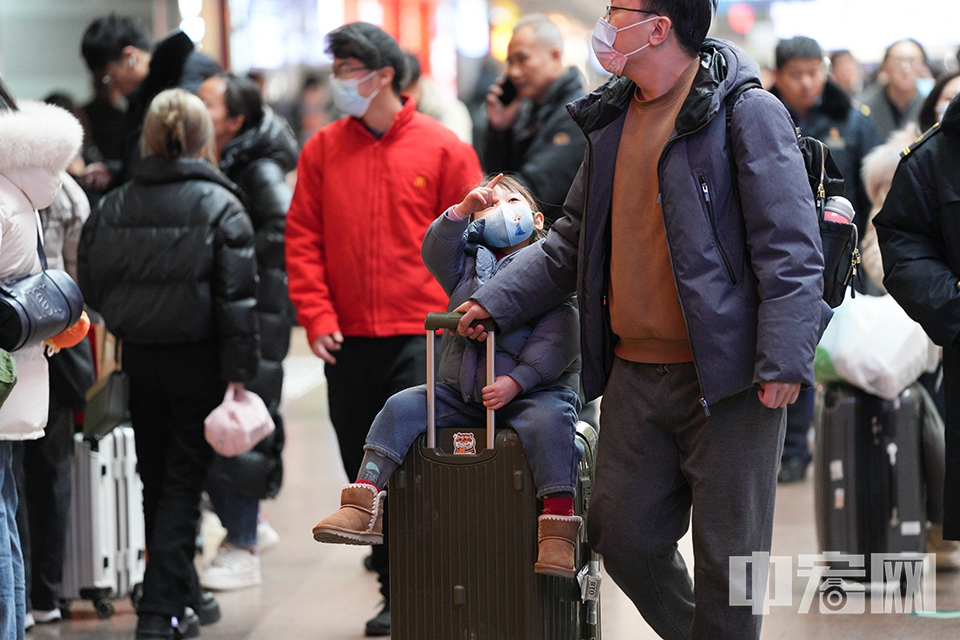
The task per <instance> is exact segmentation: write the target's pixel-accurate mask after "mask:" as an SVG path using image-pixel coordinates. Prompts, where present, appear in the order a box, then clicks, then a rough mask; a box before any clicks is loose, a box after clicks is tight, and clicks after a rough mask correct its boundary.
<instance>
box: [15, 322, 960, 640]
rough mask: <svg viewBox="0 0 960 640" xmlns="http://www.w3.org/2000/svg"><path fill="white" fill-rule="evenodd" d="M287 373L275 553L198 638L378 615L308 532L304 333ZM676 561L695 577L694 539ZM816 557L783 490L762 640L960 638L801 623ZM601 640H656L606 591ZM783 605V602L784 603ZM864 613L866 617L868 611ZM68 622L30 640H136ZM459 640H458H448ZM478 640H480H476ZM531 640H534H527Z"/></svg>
mask: <svg viewBox="0 0 960 640" xmlns="http://www.w3.org/2000/svg"><path fill="white" fill-rule="evenodd" d="M293 345H294V348H293V356H292V357H291V359H290V360H289V361H288V363H287V371H288V383H287V389H286V391H287V393H288V394H289V396H290V397H288V398H287V399H286V400H285V406H284V414H285V417H286V428H287V445H286V451H285V454H284V456H285V468H286V474H285V482H284V488H283V491H282V492H281V494H280V496H279V498H278V499H277V500H276V501H272V502H268V503H266V505H265V507H264V511H265V512H266V514H267V515H268V517H269V520H270V522H271V524H272V525H273V527H274V528H275V529H276V530H277V531H278V532H279V534H280V536H281V544H280V545H279V546H278V547H277V548H276V549H274V550H271V551H270V552H268V553H266V554H264V556H263V585H262V586H261V587H259V588H254V589H247V590H243V591H237V592H232V593H222V594H218V599H219V601H220V604H221V608H222V610H223V620H222V621H221V622H220V623H218V624H216V625H213V626H209V627H204V628H203V634H202V637H204V638H210V639H224V640H226V639H230V640H267V639H269V640H274V639H283V640H347V639H354V638H362V637H363V626H364V621H365V620H367V619H368V618H370V617H372V616H373V615H375V614H376V613H377V611H378V604H379V602H378V596H377V593H378V592H377V582H376V579H375V577H374V576H373V575H372V574H370V573H367V572H366V571H365V570H364V569H363V567H362V561H363V557H364V555H365V554H366V553H367V551H366V550H365V549H364V548H361V547H348V546H331V545H320V544H317V543H315V542H314V541H313V538H312V536H311V535H310V528H311V527H312V526H313V524H314V523H315V522H316V521H317V520H318V519H319V518H320V517H322V516H324V515H327V514H328V513H330V512H331V511H332V510H333V509H335V508H336V507H337V503H338V497H339V488H340V486H341V484H342V483H343V482H345V481H346V478H345V475H344V473H343V470H342V469H341V464H340V458H339V454H338V451H337V444H336V439H335V438H334V435H333V430H332V427H331V426H330V422H329V418H328V416H327V412H326V398H325V388H324V386H323V377H322V369H321V368H320V367H319V366H318V364H317V362H318V361H316V360H314V359H312V357H311V356H309V352H308V351H307V350H306V345H305V340H304V337H303V334H302V333H301V332H295V335H294V341H293ZM681 550H682V551H683V553H684V555H685V557H686V558H687V562H688V565H690V566H692V564H693V563H692V549H691V545H690V539H689V537H687V538H685V539H684V540H682V541H681ZM816 552H817V546H816V537H815V532H814V518H813V483H812V481H811V480H809V479H808V480H807V481H806V482H803V483H799V484H795V485H789V486H784V487H782V488H781V490H780V492H779V495H778V500H777V513H776V520H775V524H774V548H773V555H775V556H777V555H780V556H791V557H792V559H793V560H792V562H793V565H794V571H793V575H794V577H793V580H792V601H793V602H792V605H790V606H774V607H771V610H770V614H769V615H768V616H767V618H766V620H765V621H764V626H763V634H762V638H763V639H764V640H774V639H789V640H794V639H798V638H830V639H834V638H841V639H843V640H856V639H860V638H863V639H869V640H880V639H886V638H909V639H920V638H930V639H934V638H936V639H941V638H956V637H960V619H927V618H920V617H916V616H912V615H907V614H893V613H891V614H871V613H865V614H860V615H832V614H831V615H827V614H821V613H820V612H819V601H814V603H813V606H812V607H811V608H810V612H809V613H806V614H800V613H799V608H800V601H801V598H802V596H803V593H804V589H805V585H806V579H805V578H801V577H798V576H797V575H796V564H797V555H798V554H814V553H816ZM602 594H603V595H602V603H603V604H602V620H603V629H602V632H603V637H604V638H605V640H646V639H648V638H656V637H657V636H656V635H655V634H654V633H653V632H652V631H651V630H650V629H649V627H647V626H646V624H645V623H644V621H643V619H642V618H641V617H640V615H639V614H638V613H637V611H636V609H635V608H634V607H633V605H632V603H631V602H630V601H629V600H627V598H626V597H625V596H624V595H623V594H622V592H620V591H619V590H618V589H617V587H616V585H615V584H614V583H613V582H612V581H611V580H609V579H607V580H605V581H604V583H603V589H602ZM784 599H785V598H784ZM866 607H867V610H868V611H869V608H870V605H869V604H867V605H866ZM937 608H938V609H940V610H948V611H952V610H957V609H960V574H958V573H944V572H941V573H940V574H939V575H938V576H937ZM72 611H73V617H72V619H71V620H69V621H64V622H61V623H56V624H52V625H42V626H38V627H36V628H35V629H34V630H33V631H31V632H30V633H29V634H28V637H32V638H35V639H37V640H40V639H43V640H46V639H53V638H63V639H70V640H73V639H81V638H83V639H88V638H89V639H92V638H98V639H103V640H112V639H115V638H132V637H133V629H134V626H135V624H136V616H135V615H134V613H133V611H132V609H131V607H130V603H129V600H123V601H120V602H119V603H118V606H117V613H116V615H114V616H113V618H111V619H109V620H98V619H97V617H96V615H95V614H94V612H93V609H92V607H91V606H90V605H89V604H88V603H82V602H81V603H74V604H73V607H72ZM450 640H454V639H452V638H451V639H450ZM478 640H485V639H482V638H481V639H478ZM525 640H536V639H525Z"/></svg>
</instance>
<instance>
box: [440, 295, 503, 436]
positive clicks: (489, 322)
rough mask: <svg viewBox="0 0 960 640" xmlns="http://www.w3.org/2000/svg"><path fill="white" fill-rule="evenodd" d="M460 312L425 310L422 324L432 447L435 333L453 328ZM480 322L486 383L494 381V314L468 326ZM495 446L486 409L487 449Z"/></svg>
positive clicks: (489, 416) (460, 316) (477, 324)
mask: <svg viewBox="0 0 960 640" xmlns="http://www.w3.org/2000/svg"><path fill="white" fill-rule="evenodd" d="M462 317H463V314H462V313H455V312H452V311H450V312H446V313H428V314H427V319H426V320H425V321H424V323H423V326H424V328H425V329H426V332H427V448H428V449H435V448H436V447H437V386H436V385H437V377H436V371H435V370H434V358H435V345H434V339H435V333H436V331H437V329H456V328H457V325H458V324H459V323H460V318H462ZM480 325H482V326H483V328H484V329H486V331H487V341H486V342H487V384H493V381H494V379H495V378H496V374H495V372H494V357H495V355H496V337H495V336H494V334H495V333H496V332H497V330H498V328H497V323H496V322H494V321H493V318H483V319H482V320H477V321H476V322H474V323H473V324H471V325H470V326H472V327H476V326H480ZM493 447H494V427H493V410H492V409H487V449H491V450H492V449H493Z"/></svg>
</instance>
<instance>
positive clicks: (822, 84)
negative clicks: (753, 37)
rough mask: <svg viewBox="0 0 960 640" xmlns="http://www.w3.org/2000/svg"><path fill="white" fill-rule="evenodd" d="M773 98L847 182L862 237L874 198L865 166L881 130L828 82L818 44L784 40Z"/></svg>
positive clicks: (801, 39) (802, 39)
mask: <svg viewBox="0 0 960 640" xmlns="http://www.w3.org/2000/svg"><path fill="white" fill-rule="evenodd" d="M776 65H777V68H776V70H775V71H774V79H775V83H774V86H773V87H772V88H771V89H770V92H771V93H773V95H775V96H777V97H778V98H780V101H781V102H783V104H784V105H785V106H786V107H787V111H789V112H790V116H791V117H792V118H793V122H794V124H796V125H797V126H798V127H799V128H800V129H801V131H802V132H803V134H804V135H806V136H812V137H814V138H818V139H819V140H821V141H823V143H824V144H825V145H827V146H828V147H829V148H830V155H832V156H833V159H834V161H835V162H836V163H837V168H838V169H840V173H841V174H842V175H843V179H844V182H845V188H844V195H846V197H847V199H848V200H849V201H850V202H852V203H853V206H854V208H855V209H856V211H857V217H856V221H857V226H858V228H859V230H860V237H863V232H864V230H865V227H866V222H867V215H868V214H869V213H870V198H869V197H868V196H867V192H866V189H865V188H864V186H863V180H862V179H861V178H860V165H861V163H862V162H863V158H864V156H866V155H867V154H868V153H869V152H870V151H871V150H872V149H873V148H874V147H876V146H878V145H880V144H882V143H883V139H882V138H881V136H880V130H879V129H877V126H876V125H875V124H874V123H873V121H872V120H870V118H869V117H867V116H866V115H864V114H863V113H862V112H861V111H860V109H858V108H856V107H855V106H854V105H853V103H852V102H851V100H850V98H849V97H848V96H847V94H846V93H844V91H843V89H841V88H840V87H839V86H837V84H836V83H835V82H834V81H833V80H831V79H829V78H828V77H827V71H826V69H825V68H824V65H823V52H822V50H821V49H820V45H819V44H817V42H816V40H812V39H811V38H806V37H804V36H797V37H795V38H791V39H789V40H781V41H780V43H779V44H778V45H777V49H776Z"/></svg>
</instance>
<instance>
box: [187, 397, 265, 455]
mask: <svg viewBox="0 0 960 640" xmlns="http://www.w3.org/2000/svg"><path fill="white" fill-rule="evenodd" d="M203 427H204V428H203V434H204V437H206V439H207V442H209V443H210V446H211V447H213V450H214V451H216V452H217V453H219V454H220V455H222V456H225V457H227V458H231V457H233V456H235V455H237V454H239V453H244V452H246V451H250V450H251V449H253V448H254V447H255V446H256V445H257V443H258V442H260V441H261V440H263V439H264V438H266V437H267V436H268V435H270V434H271V433H273V430H274V429H275V428H276V426H275V425H274V424H273V418H271V417H270V412H269V411H267V406H266V405H265V404H263V400H261V399H260V396H258V395H257V394H255V393H254V392H252V391H247V390H246V389H239V388H237V386H236V385H235V384H234V383H232V382H231V383H230V384H229V385H227V393H226V395H224V397H223V402H221V403H220V406H218V407H217V408H216V409H214V410H213V411H211V412H210V415H208V416H207V419H206V420H204V421H203Z"/></svg>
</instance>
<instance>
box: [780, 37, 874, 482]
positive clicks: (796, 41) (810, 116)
mask: <svg viewBox="0 0 960 640" xmlns="http://www.w3.org/2000/svg"><path fill="white" fill-rule="evenodd" d="M776 65H777V68H776V70H775V71H774V78H775V84H774V86H773V87H772V88H771V89H770V91H771V93H773V95H775V96H777V97H778V98H780V101H781V102H783V104H784V106H786V107H787V111H789V112H790V116H791V117H792V118H793V122H794V124H795V125H796V126H797V127H799V128H800V129H801V131H802V132H803V134H804V135H808V136H812V137H814V138H818V139H819V140H821V141H823V143H824V144H826V145H827V146H828V147H829V148H830V153H831V155H832V156H833V159H834V160H835V161H836V163H837V168H839V169H840V173H841V174H843V178H844V193H845V194H846V197H847V199H848V200H850V202H852V203H853V206H854V208H855V209H856V212H857V216H856V223H857V226H858V227H859V229H860V237H863V233H864V230H865V227H866V222H867V215H868V214H869V213H870V199H869V198H868V197H867V192H866V189H865V188H864V186H863V180H862V179H861V178H860V164H861V163H862V162H863V158H864V156H865V155H867V153H868V152H869V151H870V150H871V149H873V148H874V147H875V146H877V145H879V144H880V143H881V142H882V140H881V139H880V133H879V131H877V127H876V126H875V125H874V124H873V122H872V121H871V120H870V118H868V117H867V116H865V115H864V114H862V113H861V112H860V111H859V110H858V109H856V108H855V107H854V106H853V104H852V103H851V102H850V98H849V97H848V96H847V94H846V93H844V92H843V90H842V89H841V88H840V87H839V86H837V85H836V84H835V83H834V82H833V80H830V79H829V78H827V72H826V69H824V65H823V52H822V51H821V49H820V45H819V44H817V42H816V41H815V40H812V39H811V38H806V37H803V36H797V37H795V38H791V39H789V40H781V41H780V43H779V44H778V45H777V49H776ZM812 421H813V390H812V389H807V390H805V391H802V392H801V393H800V398H799V399H798V400H797V402H796V403H794V404H792V405H790V406H789V407H787V434H786V440H785V441H784V445H783V456H782V458H781V467H780V473H779V476H778V479H779V480H780V482H797V481H800V480H803V479H804V477H805V476H806V469H807V465H808V464H809V463H810V460H811V458H812V456H811V455H810V449H809V447H808V446H807V432H808V431H809V429H810V423H811V422H812Z"/></svg>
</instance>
